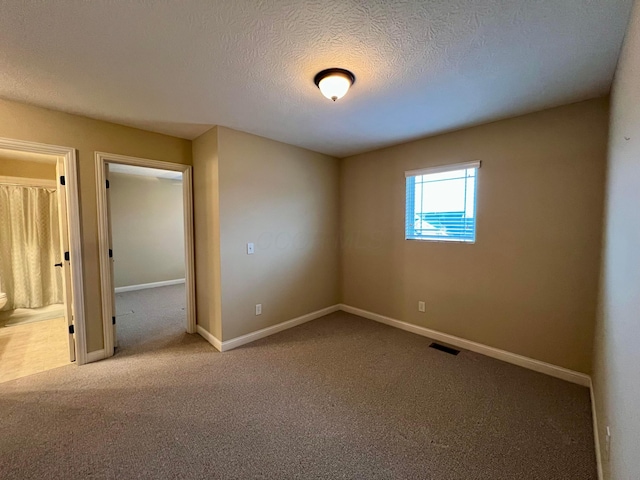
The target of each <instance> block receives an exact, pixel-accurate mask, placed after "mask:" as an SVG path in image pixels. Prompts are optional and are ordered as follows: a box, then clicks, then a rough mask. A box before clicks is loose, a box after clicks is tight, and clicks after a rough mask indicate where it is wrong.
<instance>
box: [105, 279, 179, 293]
mask: <svg viewBox="0 0 640 480" xmlns="http://www.w3.org/2000/svg"><path fill="white" fill-rule="evenodd" d="M181 283H185V279H184V278H177V279H175V280H164V281H162V282H153V283H141V284H139V285H127V286H126V287H116V288H115V291H116V293H123V292H133V291H135V290H146V289H147V288H157V287H168V286H169V285H180V284H181Z"/></svg>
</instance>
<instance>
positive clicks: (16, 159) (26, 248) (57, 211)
mask: <svg viewBox="0 0 640 480" xmlns="http://www.w3.org/2000/svg"><path fill="white" fill-rule="evenodd" d="M76 180H77V179H76V173H75V151H73V150H72V149H68V148H64V147H55V146H49V145H42V144H35V143H31V142H23V141H16V140H10V139H0V381H7V380H12V379H15V378H20V377H23V376H26V375H31V374H34V373H39V372H42V371H45V370H49V369H51V368H56V367H60V366H63V365H67V364H70V363H72V362H76V361H77V362H78V363H84V361H85V349H84V344H85V342H84V312H83V302H82V292H80V293H79V294H78V292H77V287H76V286H75V285H76V284H79V285H81V284H82V283H81V282H82V277H81V271H80V272H79V271H78V270H81V254H80V239H79V216H78V209H77V182H76ZM72 259H73V260H77V263H76V262H72ZM72 264H73V265H72ZM74 280H75V282H74ZM80 290H81V289H80ZM76 311H78V312H79V314H78V315H76V314H75V312H76Z"/></svg>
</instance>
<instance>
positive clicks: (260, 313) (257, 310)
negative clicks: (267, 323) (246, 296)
mask: <svg viewBox="0 0 640 480" xmlns="http://www.w3.org/2000/svg"><path fill="white" fill-rule="evenodd" d="M256 315H262V304H261V303H256Z"/></svg>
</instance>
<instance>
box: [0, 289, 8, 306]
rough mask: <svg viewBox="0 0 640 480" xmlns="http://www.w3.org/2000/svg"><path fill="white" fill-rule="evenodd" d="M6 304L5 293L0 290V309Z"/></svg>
mask: <svg viewBox="0 0 640 480" xmlns="http://www.w3.org/2000/svg"><path fill="white" fill-rule="evenodd" d="M6 304H7V294H6V293H2V292H0V310H2V307H4V306H5V305H6Z"/></svg>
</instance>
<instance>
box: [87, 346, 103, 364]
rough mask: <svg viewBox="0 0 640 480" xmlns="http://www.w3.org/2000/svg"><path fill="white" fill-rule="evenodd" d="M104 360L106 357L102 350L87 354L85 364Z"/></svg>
mask: <svg viewBox="0 0 640 480" xmlns="http://www.w3.org/2000/svg"><path fill="white" fill-rule="evenodd" d="M105 358H107V356H106V355H105V353H104V349H102V350H96V351H95V352H89V353H87V363H92V362H97V361H99V360H104V359H105Z"/></svg>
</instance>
